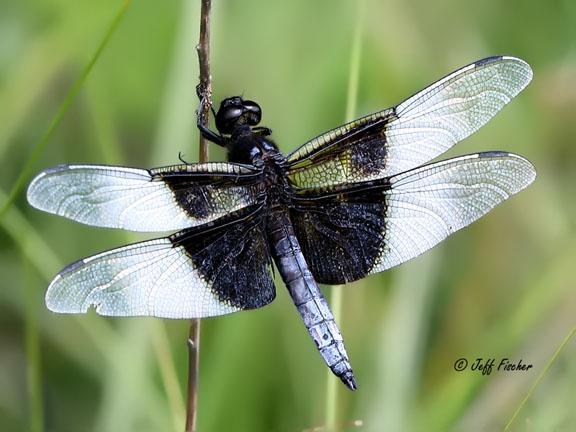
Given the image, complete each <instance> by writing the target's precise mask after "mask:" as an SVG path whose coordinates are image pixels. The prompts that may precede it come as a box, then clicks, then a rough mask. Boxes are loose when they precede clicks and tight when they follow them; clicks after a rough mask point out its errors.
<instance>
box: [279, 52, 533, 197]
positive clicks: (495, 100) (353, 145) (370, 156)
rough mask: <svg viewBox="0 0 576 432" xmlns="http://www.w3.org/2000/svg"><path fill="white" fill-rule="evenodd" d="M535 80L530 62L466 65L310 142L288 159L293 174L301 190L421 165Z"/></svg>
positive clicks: (509, 60) (493, 60) (501, 59)
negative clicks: (409, 94) (379, 109)
mask: <svg viewBox="0 0 576 432" xmlns="http://www.w3.org/2000/svg"><path fill="white" fill-rule="evenodd" d="M531 79H532V70H531V69H530V66H529V65H528V64H527V63H526V62H524V61H523V60H520V59H517V58H514V57H506V56H499V57H490V58H487V59H484V60H480V61H477V62H475V63H472V64H469V65H468V66H465V67H463V68H461V69H459V70H457V71H455V72H453V73H452V74H450V75H448V76H446V77H444V78H442V79H441V80H439V81H437V82H436V83H434V84H432V85H431V86H429V87H427V88H426V89H424V90H422V91H421V92H419V93H416V94H415V95H414V96H412V97H410V98H408V99H406V100H405V101H404V102H402V103H400V104H399V105H397V106H396V107H394V108H389V109H386V110H383V111H380V112H377V113H374V114H371V115H369V116H366V117H362V118H360V119H358V120H355V121H353V122H351V123H348V124H346V125H344V126H341V127H339V128H336V129H333V130H331V131H329V132H326V133H325V134H323V135H320V136H318V137H316V138H314V139H313V140H311V141H309V142H307V143H306V144H304V145H303V146H301V147H300V148H298V149H296V150H295V151H294V152H292V153H291V154H290V155H289V156H288V162H289V164H290V169H289V170H288V177H289V179H290V181H291V182H292V184H293V185H294V186H295V187H296V188H301V189H322V188H329V187H330V186H334V185H341V184H346V183H356V182H363V181H370V180H374V179H381V178H385V177H389V176H392V175H395V174H398V173H401V172H404V171H407V170H409V169H412V168H414V167H417V166H419V165H421V164H423V163H426V162H428V161H430V160H432V159H433V158H435V157H437V156H439V155H440V154H442V153H444V152H445V151H446V150H448V149H449V148H450V147H452V146H453V145H454V144H456V143H457V142H458V141H460V140H462V139H464V138H466V137H467V136H469V135H470V134H472V133H474V132H475V131H476V130H478V129H479V128H480V127H482V126H483V125H484V124H486V122H488V121H489V120H490V119H491V118H492V117H493V116H494V115H496V113H498V111H500V110H501V109H502V108H503V107H504V106H505V105H506V104H507V103H508V102H510V100H511V99H512V98H513V97H514V96H516V95H517V94H518V93H519V92H520V91H521V90H522V89H523V88H524V87H526V85H528V83H529V82H530V80H531Z"/></svg>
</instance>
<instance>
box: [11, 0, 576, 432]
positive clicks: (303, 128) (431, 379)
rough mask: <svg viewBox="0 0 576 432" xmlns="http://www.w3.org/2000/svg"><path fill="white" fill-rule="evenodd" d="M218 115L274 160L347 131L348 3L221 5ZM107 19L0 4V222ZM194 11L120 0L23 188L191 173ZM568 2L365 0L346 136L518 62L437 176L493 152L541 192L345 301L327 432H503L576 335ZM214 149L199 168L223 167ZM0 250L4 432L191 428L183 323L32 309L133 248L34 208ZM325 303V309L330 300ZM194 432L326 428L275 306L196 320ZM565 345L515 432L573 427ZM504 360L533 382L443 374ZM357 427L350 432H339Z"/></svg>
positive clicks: (95, 5) (117, 237) (313, 365)
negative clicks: (332, 132)
mask: <svg viewBox="0 0 576 432" xmlns="http://www.w3.org/2000/svg"><path fill="white" fill-rule="evenodd" d="M213 3H214V10H213V17H212V19H213V40H212V72H213V79H214V93H215V94H214V98H215V101H219V100H220V99H221V98H222V97H225V96H230V95H235V94H243V95H245V96H246V97H248V98H252V99H256V100H257V101H259V102H260V103H261V105H262V107H263V111H264V120H263V124H264V125H267V126H270V127H271V128H272V129H273V130H274V137H275V139H276V140H277V142H278V143H279V144H280V146H281V148H282V149H283V150H284V151H289V150H290V149H293V148H295V147H296V146H298V145H300V144H301V143H303V142H304V141H306V140H307V139H309V138H311V137H313V136H315V135H317V134H318V133H320V132H323V131H324V130H327V129H329V128H331V127H334V126H337V125H339V124H341V123H342V122H343V121H344V116H345V109H346V93H347V86H348V78H349V64H350V53H351V48H352V41H353V34H354V22H355V18H354V17H355V16H356V14H357V8H358V6H357V5H358V4H357V3H356V2H353V1H334V0H331V1H329V0H317V1H314V2H310V1H305V0H293V1H289V2H288V1H285V2H271V1H256V0H243V1H241V2H240V1H225V0H214V1H213ZM120 6H121V2H120V1H119V0H115V1H112V0H101V1H98V2H78V1H70V0H42V1H40V0H23V1H19V2H15V1H9V0H0V157H1V160H2V170H0V202H2V203H3V202H5V199H6V196H7V194H8V193H9V191H10V190H11V188H12V187H13V185H14V183H15V181H16V179H17V177H18V175H19V174H20V172H21V170H22V168H23V166H24V165H25V163H26V162H27V161H28V160H29V158H30V157H31V152H32V149H33V148H34V146H35V145H36V144H37V143H38V142H39V140H40V138H41V136H42V134H43V133H44V132H45V131H46V130H47V128H48V126H49V124H50V122H51V120H52V118H53V117H54V116H55V114H56V112H57V111H58V108H59V106H60V104H61V102H62V100H63V99H64V98H65V95H66V92H67V91H68V89H69V88H70V87H71V86H72V83H73V82H74V80H75V79H76V77H77V76H78V75H79V74H80V72H81V70H82V68H83V67H84V65H85V64H86V63H87V62H88V61H89V59H90V57H91V56H92V55H93V53H94V51H95V50H96V48H97V46H98V44H99V43H100V41H101V40H102V39H103V37H104V35H105V33H106V29H107V28H108V27H109V25H110V23H111V21H112V20H113V17H114V15H115V14H116V11H117V10H118V8H119V7H120ZM198 15H199V1H193V0H185V1H166V2H157V1H151V0H141V1H135V2H133V3H132V4H131V5H130V7H129V9H128V11H127V13H126V15H125V17H124V19H123V20H122V22H121V23H120V26H119V27H118V29H117V31H116V32H115V34H114V35H113V37H112V39H111V40H110V43H109V45H108V46H107V48H106V49H105V51H104V52H103V54H102V55H101V57H100V58H99V60H98V62H97V63H96V65H95V67H94V69H93V71H92V73H91V74H90V75H89V76H88V79H87V80H86V82H85V83H84V85H83V87H82V89H81V91H80V93H79V94H78V97H77V98H76V99H75V101H74V103H73V104H72V105H71V107H70V109H69V110H68V111H67V112H66V113H65V115H64V117H63V120H62V123H61V124H60V125H59V127H58V128H57V129H56V131H55V133H54V134H53V135H52V136H51V137H50V140H49V141H48V142H47V147H46V149H45V150H44V151H43V153H42V154H41V156H40V158H39V160H38V161H37V162H36V163H35V165H34V170H33V171H34V172H36V171H39V170H41V169H43V168H46V167H49V166H52V165H55V164H59V163H73V162H80V163H107V164H120V165H129V166H142V167H154V166H160V165H164V164H173V163H177V162H178V159H177V156H178V152H179V151H181V152H182V153H183V154H184V157H185V158H186V159H187V160H190V161H193V160H196V157H197V154H198V149H197V141H198V134H197V131H196V129H195V125H194V109H195V106H196V98H195V93H194V86H195V85H196V82H197V74H198V72H197V62H196V53H195V50H194V47H195V44H196V42H197V37H198ZM575 23H576V2H574V1H570V0H564V1H560V0H556V1H551V2H547V3H543V2H540V1H535V0H529V1H526V0H523V1H520V0H512V1H507V2H502V1H497V0H489V1H482V2H477V1H455V0H438V1H435V2H429V1H426V0H410V1H401V0H391V1H387V2H381V1H375V0H374V1H370V0H367V1H366V11H365V14H364V20H363V24H362V54H361V59H360V79H359V87H358V104H357V107H356V112H357V114H358V115H361V114H366V113H370V112H373V111H376V110H379V109H381V108H384V107H387V106H390V105H393V104H396V103H398V102H400V101H401V100H402V99H403V98H405V97H407V96H409V95H411V94H412V93H413V92H415V91H417V90H419V89H421V88H422V87H424V86H425V85H427V84H429V83H431V82H433V81H434V80H436V79H437V78H439V77H441V76H443V75H444V74H446V73H448V72H451V71H452V70H454V69H456V68H458V67H460V66H463V65H465V64H467V63H469V62H471V61H473V60H476V59H479V58H483V57H486V56H489V55H494V54H512V55H516V56H519V57H521V58H523V59H525V60H526V61H528V62H529V63H530V64H531V65H532V67H533V69H534V81H533V82H532V84H530V86H529V87H528V88H527V89H526V90H525V91H524V92H523V93H521V94H520V95H519V96H518V98H517V99H516V100H514V101H513V103H512V104H511V105H509V106H508V107H506V108H505V109H504V110H503V112H502V113H501V114H499V115H498V116H497V117H496V118H495V119H494V120H492V121H491V122H490V123H489V125H487V126H486V127H485V128H483V129H482V130H481V131H479V132H478V133H476V134H475V135H474V136H472V137H471V138H469V139H467V140H466V141H465V142H463V143H461V144H459V145H457V146H456V147H455V148H454V149H452V150H451V151H450V152H449V154H448V156H454V155H458V154H464V153H472V152H475V151H480V150H490V149H501V150H508V151H513V152H517V153H520V154H522V155H524V156H525V157H527V158H528V159H530V160H531V161H532V162H533V163H534V164H535V166H536V168H537V171H538V179H537V181H536V182H535V184H533V185H532V186H531V187H529V188H528V189H527V190H526V191H524V192H522V193H521V194H519V195H518V196H517V197H514V198H513V199H512V200H511V201H509V202H506V203H505V204H503V205H502V206H500V207H499V208H497V209H496V210H495V211H493V212H492V213H490V214H489V215H488V216H486V217H484V218H483V219H482V220H481V221H479V222H477V223H476V224H474V225H472V226H471V227H469V228H468V229H465V230H463V231H461V232H459V233H457V234H455V235H454V236H453V237H452V238H450V239H449V240H447V241H445V242H443V243H442V245H441V246H439V247H436V248H435V249H434V250H433V251H431V252H429V253H427V254H426V255H424V256H422V257H420V258H417V259H415V260H413V261H411V262H409V263H407V264H405V265H403V266H401V267H399V268H397V269H394V270H391V271H389V272H387V273H385V274H382V275H376V276H371V277H368V278H367V279H365V280H363V281H360V282H357V283H354V284H351V285H350V286H348V287H346V288H345V292H344V310H343V316H342V319H341V322H340V324H341V327H342V331H343V334H344V337H345V340H346V342H347V346H348V352H349V354H350V357H351V361H352V364H353V366H354V369H355V372H356V375H357V380H358V383H359V390H358V391H357V392H355V393H351V392H348V391H347V390H345V389H344V387H343V386H340V387H339V401H338V409H337V414H338V423H339V425H340V427H341V430H362V431H404V430H407V431H446V430H454V431H495V430H502V429H503V427H504V425H505V424H506V423H507V422H508V421H509V420H510V418H511V417H512V414H513V413H514V411H515V410H516V409H517V408H518V407H519V405H520V403H521V401H522V399H523V398H524V397H525V396H526V395H527V394H528V391H529V388H530V386H531V384H532V383H533V382H534V381H535V380H536V378H537V377H538V375H539V374H541V373H542V372H543V371H544V369H545V367H546V365H547V364H548V362H550V361H551V360H552V359H553V356H554V352H555V350H556V349H557V348H558V347H559V346H560V344H561V343H562V341H563V339H564V338H566V337H567V336H568V335H569V333H570V331H571V329H572V327H573V326H574V324H575V321H576V320H575V319H574V317H575V311H576V290H575V288H576V283H575V282H574V279H575V276H576V224H575V218H574V214H575V213H574V212H575V200H574V191H575V188H576V170H575V169H574V162H575V160H576V145H575V138H576V121H574V120H575V118H576V85H575V81H576V25H575ZM223 157H224V155H223V154H222V153H221V152H220V151H218V150H213V151H212V152H211V158H212V159H215V160H217V159H222V158H223ZM1 228H2V229H1V230H0V274H1V275H2V281H1V282H0V430H2V431H34V432H37V431H42V430H46V431H172V430H176V431H177V430H182V429H183V421H184V420H183V419H184V416H183V404H184V401H183V394H184V393H185V381H186V362H187V352H186V344H185V340H186V335H187V329H188V323H187V322H186V321H167V320H164V321H163V320H157V319H142V318H133V319H109V318H102V317H98V316H96V315H95V314H94V313H90V314H88V315H86V316H63V315H55V314H52V313H50V312H48V311H47V310H46V309H45V306H44V300H43V297H44V292H45V289H46V287H47V285H48V283H49V281H50V279H51V278H52V277H53V275H54V274H55V273H56V272H58V271H59V270H60V269H61V268H62V267H63V266H64V265H65V264H66V263H69V262H71V261H74V260H76V259H78V258H80V257H83V256H87V255H91V254H94V253H96V252H99V251H101V250H106V249H111V248H113V247H116V246H120V245H123V244H125V243H127V242H131V241H136V240H140V239H143V236H140V235H132V234H126V233H122V232H116V231H113V230H106V229H95V228H90V227H86V226H82V225H80V224H76V223H74V222H70V221H67V220H64V219H62V218H59V217H55V216H50V215H47V214H43V213H40V212H38V211H36V210H34V209H32V208H30V207H29V206H28V205H27V204H26V202H25V199H24V194H23V193H20V194H19V195H18V197H17V200H16V202H15V205H14V206H12V207H11V208H10V210H9V211H8V212H7V213H6V214H5V216H4V218H3V219H2V221H1ZM326 291H329V288H327V290H326ZM201 344H202V349H201V375H200V402H199V403H200V413H199V430H200V431H202V432H203V431H210V432H212V431H216V432H219V431H251V432H256V431H304V430H312V428H314V427H320V426H322V425H323V424H324V423H325V414H324V411H325V405H326V402H325V400H326V376H327V375H326V368H325V366H324V364H323V363H322V361H321V359H320V357H319V355H318V354H317V352H316V350H315V349H314V346H313V344H312V343H311V341H310V339H309V337H308V335H307V334H306V332H305V331H304V328H303V326H302V324H301V322H300V318H299V317H298V315H297V314H296V311H295V309H294V306H293V305H292V304H291V301H290V299H289V297H288V296H287V294H286V291H285V289H284V288H283V286H282V285H281V284H278V298H277V300H276V301H275V302H274V303H273V304H272V305H270V306H268V307H266V308H264V309H262V310H258V311H253V312H246V313H239V314H235V315H231V316H227V317H221V318H216V319H208V320H204V321H203V323H202V342H201ZM575 356H576V343H575V342H574V341H569V343H568V344H566V346H565V347H564V349H563V350H562V352H561V353H560V354H559V355H558V356H557V357H555V361H554V362H553V364H552V366H551V367H550V369H549V370H548V371H547V372H546V373H545V374H543V378H542V381H541V382H540V384H539V386H538V387H537V388H536V389H535V391H534V393H533V394H532V396H531V397H530V398H529V400H528V401H527V403H526V405H525V406H524V408H523V410H522V411H521V412H520V414H519V415H518V417H517V418H516V420H515V422H514V423H513V425H512V427H511V430H514V431H551V430H558V431H569V430H576V415H575V413H574V409H573V407H574V398H575V397H576V362H574V358H575ZM461 357H464V358H467V359H469V360H470V361H473V360H474V359H476V358H478V357H482V358H484V359H488V358H495V359H496V361H499V359H500V358H502V357H508V358H510V359H511V360H513V361H517V360H519V359H523V360H524V362H525V363H531V364H533V368H532V369H531V370H530V371H529V372H515V373H512V372H510V373H502V372H500V373H499V372H493V373H492V374H491V375H489V376H482V375H481V374H480V373H478V372H470V371H465V372H461V373H457V372H455V371H454V369H453V364H454V362H455V361H456V360H457V359H459V358H461ZM356 420H361V421H362V423H363V426H361V427H352V423H353V422H354V421H356Z"/></svg>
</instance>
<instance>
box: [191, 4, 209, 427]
mask: <svg viewBox="0 0 576 432" xmlns="http://www.w3.org/2000/svg"><path fill="white" fill-rule="evenodd" d="M210 9H211V0H202V6H201V9H200V40H199V43H198V45H197V46H196V51H197V53H198V66H199V70H200V77H199V78H200V84H198V95H199V97H200V106H199V107H198V113H197V115H198V118H199V119H200V121H201V122H202V124H203V125H208V118H209V117H208V116H209V114H210V107H211V106H212V83H211V76H210ZM199 147H200V149H199V156H198V160H199V161H200V162H206V161H207V160H208V142H207V141H206V140H205V139H204V137H203V136H202V134H200V139H199ZM199 362H200V320H199V319H192V320H191V321H190V331H189V334H188V402H187V404H186V432H196V421H197V413H198V372H199Z"/></svg>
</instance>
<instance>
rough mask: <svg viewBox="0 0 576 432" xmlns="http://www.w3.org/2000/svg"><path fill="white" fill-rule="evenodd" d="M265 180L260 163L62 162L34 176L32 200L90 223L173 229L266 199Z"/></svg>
mask: <svg viewBox="0 0 576 432" xmlns="http://www.w3.org/2000/svg"><path fill="white" fill-rule="evenodd" d="M261 178H262V172H261V170H258V169H256V168H254V167H250V166H246V165H238V164H232V163H221V162H212V163H204V164H192V165H176V166H169V167H164V168H158V169H154V170H144V169H137V168H125V167H113V166H97V165H61V166H58V167H55V168H50V169H47V170H45V171H43V172H42V173H40V174H39V175H38V176H36V178H34V180H33V181H32V182H31V183H30V186H29V187H28V202H29V203H30V204H32V205H33V206H34V207H36V208H38V209H40V210H44V211H47V212H49V213H54V214H57V215H60V216H64V217H67V218H69V219H72V220H75V221H78V222H82V223H85V224H87V225H93V226H101V227H109V228H123V229H127V230H132V231H172V230H177V229H183V228H188V227H193V226H198V225H203V224H206V223H209V222H211V221H214V220H216V219H218V218H220V217H223V216H225V215H227V214H228V213H231V212H234V211H238V210H241V209H243V208H245V207H248V206H250V205H253V204H257V203H259V202H261V200H262V194H261V190H262V184H261Z"/></svg>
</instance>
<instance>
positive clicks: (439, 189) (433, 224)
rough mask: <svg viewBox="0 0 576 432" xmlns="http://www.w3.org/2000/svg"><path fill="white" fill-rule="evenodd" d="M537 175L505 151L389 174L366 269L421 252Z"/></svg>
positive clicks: (389, 264)
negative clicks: (380, 234) (381, 233)
mask: <svg viewBox="0 0 576 432" xmlns="http://www.w3.org/2000/svg"><path fill="white" fill-rule="evenodd" d="M535 178H536V171H535V170H534V167H533V166H532V164H531V163H530V162H528V161H527V160H526V159H524V158H522V157H521V156H517V155H514V154H511V153H505V152H487V153H480V154H473V155H468V156H462V157H458V158H454V159H449V160H446V161H443V162H439V163H435V164H431V165H428V166H424V167H421V168H417V169H414V170H411V171H408V172H406V173H403V174H399V175H397V176H394V177H392V178H391V179H390V182H391V187H392V189H391V190H387V191H385V192H384V194H385V200H386V204H387V209H386V232H385V237H384V238H385V240H384V247H383V249H382V252H381V254H380V256H379V257H378V259H377V260H376V264H375V266H374V267H373V269H372V270H371V271H370V273H378V272H381V271H384V270H386V269H388V268H390V267H394V266H396V265H398V264H401V263H403V262H405V261H408V260H409V259H411V258H414V257H416V256H418V255H420V254H422V253H423V252H425V251H427V250H428V249H430V248H432V247H433V246H435V245H436V244H438V243H439V242H440V241H442V240H443V239H445V238H446V237H448V236H449V235H450V234H452V233H453V232H455V231H457V230H459V229H461V228H463V227H465V226H467V225H469V224H471V223H472V222H474V221H475V220H477V219H478V218H480V217H482V216H483V215H484V214H486V213H488V212H489V211H490V210H491V209H493V208H494V207H495V206H497V205H498V204H500V203H501V202H502V201H504V200H506V199H508V198H509V197H510V196H511V195H514V194H515V193H518V192H520V191H521V190H522V189H524V188H525V187H527V186H528V185H529V184H530V183H532V182H533V181H534V179H535Z"/></svg>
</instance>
